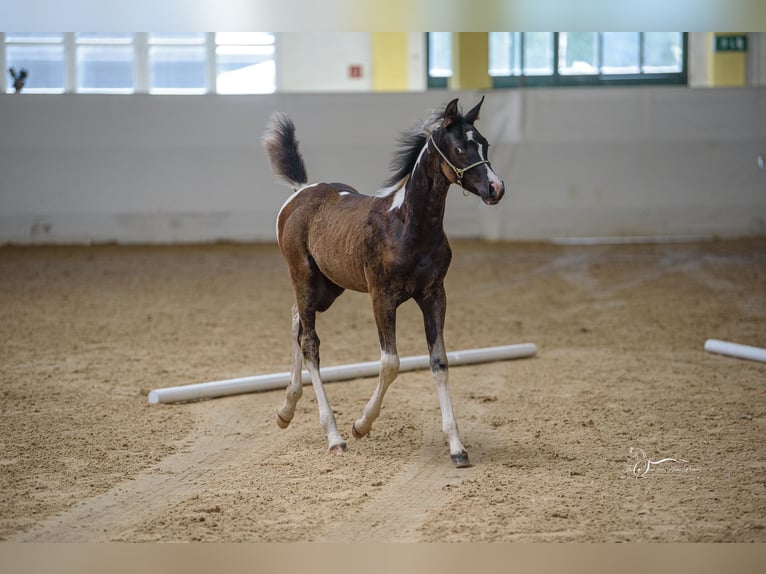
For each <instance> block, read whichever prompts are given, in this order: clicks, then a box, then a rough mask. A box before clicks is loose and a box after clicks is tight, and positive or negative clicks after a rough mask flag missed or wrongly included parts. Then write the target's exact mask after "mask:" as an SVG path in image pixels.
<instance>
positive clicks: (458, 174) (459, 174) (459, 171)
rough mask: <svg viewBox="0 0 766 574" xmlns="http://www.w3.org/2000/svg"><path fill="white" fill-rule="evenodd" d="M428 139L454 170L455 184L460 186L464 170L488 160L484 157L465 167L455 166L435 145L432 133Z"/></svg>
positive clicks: (461, 185)
mask: <svg viewBox="0 0 766 574" xmlns="http://www.w3.org/2000/svg"><path fill="white" fill-rule="evenodd" d="M428 141H429V142H431V144H432V145H433V146H434V149H435V150H436V151H438V152H439V155H440V156H442V159H443V160H444V161H445V162H447V165H448V166H450V167H451V168H452V171H454V172H455V177H457V184H458V185H459V186H460V187H463V174H464V173H465V172H467V171H468V170H469V169H473V168H475V167H478V166H480V165H481V164H483V163H487V164H488V163H489V161H488V160H486V159H482V160H480V161H477V162H476V163H472V164H471V165H469V166H466V167H455V166H454V165H453V164H452V162H451V161H450V160H448V159H447V156H446V155H444V152H443V151H442V150H440V149H439V146H438V145H436V142H435V141H434V136H433V134H432V135H430V136H428ZM463 194H464V195H465V190H463Z"/></svg>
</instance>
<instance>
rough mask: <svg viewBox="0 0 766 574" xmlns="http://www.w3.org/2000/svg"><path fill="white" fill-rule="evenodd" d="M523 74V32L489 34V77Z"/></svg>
mask: <svg viewBox="0 0 766 574" xmlns="http://www.w3.org/2000/svg"><path fill="white" fill-rule="evenodd" d="M520 74H521V32H490V33H489V75H490V76H518V75H520Z"/></svg>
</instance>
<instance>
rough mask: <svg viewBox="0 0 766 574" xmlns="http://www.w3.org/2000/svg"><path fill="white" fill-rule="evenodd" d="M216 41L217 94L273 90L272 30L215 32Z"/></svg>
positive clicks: (274, 79)
mask: <svg viewBox="0 0 766 574" xmlns="http://www.w3.org/2000/svg"><path fill="white" fill-rule="evenodd" d="M215 42H216V48H215V54H216V91H217V92H218V93H219V94H269V93H272V92H274V91H275V90H276V66H275V63H274V35H273V34H269V33H265V32H216V35H215Z"/></svg>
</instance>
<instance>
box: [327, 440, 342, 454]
mask: <svg viewBox="0 0 766 574" xmlns="http://www.w3.org/2000/svg"><path fill="white" fill-rule="evenodd" d="M329 450H330V452H332V453H335V454H342V453H344V452H346V443H345V442H339V443H338V444H334V445H332V446H331V447H330V449H329Z"/></svg>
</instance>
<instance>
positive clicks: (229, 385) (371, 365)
mask: <svg viewBox="0 0 766 574" xmlns="http://www.w3.org/2000/svg"><path fill="white" fill-rule="evenodd" d="M536 352H537V347H536V346H535V345H534V343H521V344H519V345H504V346H501V347H485V348H483V349H468V350H465V351H453V352H449V353H447V360H448V361H449V364H450V365H454V366H458V365H470V364H474V363H488V362H491V361H502V360H506V359H517V358H521V357H530V356H532V355H534V354H535V353H536ZM429 364H430V360H429V357H428V355H418V356H415V357H403V358H401V359H400V361H399V371H400V372H403V371H414V370H416V369H425V368H427V367H428V366H429ZM379 372H380V361H370V362H367V363H352V364H350V365H337V366H334V367H323V368H321V369H320V373H321V376H322V381H323V382H325V383H327V382H331V381H343V380H348V379H359V378H362V377H374V376H377V375H378V373H379ZM302 381H303V384H304V385H305V384H307V383H310V382H311V378H310V377H309V373H308V371H306V370H305V369H304V370H303V372H302ZM289 382H290V372H289V371H284V372H281V373H272V374H268V375H256V376H254V377H241V378H238V379H226V380H223V381H211V382H209V383H196V384H192V385H180V386H177V387H167V388H164V389H155V390H153V391H149V404H150V405H153V404H157V403H175V402H179V401H193V400H196V399H204V398H215V397H223V396H227V395H237V394H240V393H253V392H258V391H271V390H274V389H284V388H286V387H287V384H288V383H289Z"/></svg>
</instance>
